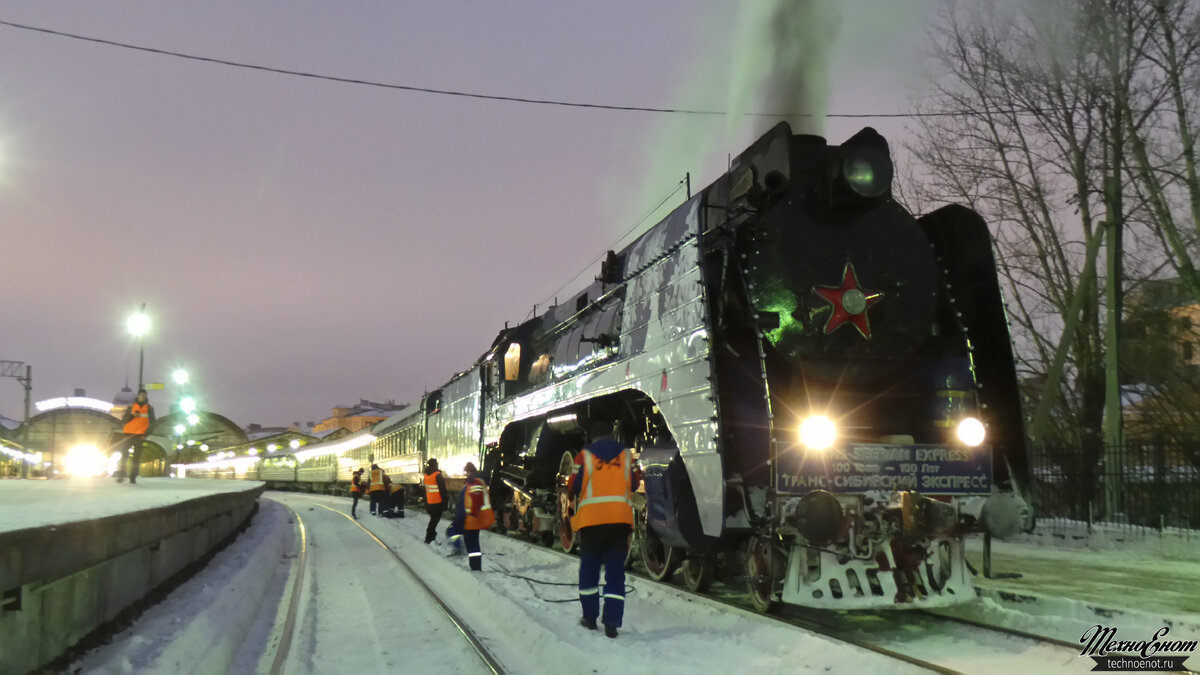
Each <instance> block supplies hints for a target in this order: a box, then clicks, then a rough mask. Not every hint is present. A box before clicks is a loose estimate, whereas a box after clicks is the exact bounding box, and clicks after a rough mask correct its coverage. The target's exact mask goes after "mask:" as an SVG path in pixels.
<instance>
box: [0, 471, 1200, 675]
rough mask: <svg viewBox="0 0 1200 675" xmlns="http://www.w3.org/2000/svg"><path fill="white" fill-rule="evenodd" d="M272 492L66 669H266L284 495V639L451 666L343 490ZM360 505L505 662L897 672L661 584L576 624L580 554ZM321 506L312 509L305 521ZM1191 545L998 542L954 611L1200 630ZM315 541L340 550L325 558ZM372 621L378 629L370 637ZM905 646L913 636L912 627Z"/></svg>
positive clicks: (208, 486)
mask: <svg viewBox="0 0 1200 675" xmlns="http://www.w3.org/2000/svg"><path fill="white" fill-rule="evenodd" d="M254 485H255V484H245V483H236V482H225V481H200V480H196V481H192V480H172V479H166V478H163V479H144V480H143V482H141V483H139V484H138V485H136V486H130V485H128V484H122V485H118V484H116V483H115V482H112V481H111V480H109V481H103V480H95V481H77V480H72V481H0V531H4V530H14V529H21V528H24V527H32V526H39V525H49V524H54V523H61V522H66V521H69V520H77V519H83V518H89V517H102V516H106V515H113V514H116V513H123V512H126V511H133V510H139V509H145V508H151V507H154V506H162V505H164V504H167V503H173V502H177V501H181V500H185V499H191V498H195V497H198V496H201V495H204V494H208V493H211V492H213V491H223V490H233V489H249V488H252V487H254ZM267 495H268V498H267V499H263V500H262V501H261V504H262V508H261V509H260V511H259V513H258V515H257V516H256V517H255V519H254V521H253V523H252V524H251V526H250V527H249V528H248V530H247V531H246V532H245V533H244V534H243V535H242V536H240V537H239V538H238V539H237V540H236V541H235V542H234V543H233V544H232V545H230V546H229V547H228V548H227V549H225V551H223V552H222V553H221V554H220V555H218V556H217V557H216V558H215V559H214V560H213V561H212V562H211V563H210V564H209V565H208V566H207V567H206V568H205V569H204V570H202V571H201V572H200V573H199V574H197V575H196V576H195V577H194V578H193V579H191V580H189V581H188V582H187V583H185V584H183V585H181V586H180V587H179V588H177V589H176V590H175V591H173V592H172V594H171V596H170V597H169V598H168V599H167V600H166V601H164V602H163V603H161V604H159V605H157V606H155V607H153V608H152V609H150V610H148V611H147V612H146V613H145V614H144V615H143V616H142V617H141V618H140V619H139V621H138V622H137V623H136V624H135V625H134V626H133V627H131V629H130V630H128V631H126V632H125V633H123V634H121V635H118V636H116V637H115V638H114V639H113V641H112V642H111V644H109V645H107V646H106V647H103V648H101V649H98V650H94V651H93V652H91V653H89V654H88V655H86V656H85V657H84V658H82V659H81V660H80V661H79V662H78V663H76V664H75V666H74V668H73V670H74V669H75V668H79V669H81V670H80V672H83V673H90V672H118V673H134V672H136V673H167V672H170V673H175V672H178V671H184V672H202V673H206V672H214V673H216V672H233V673H254V672H264V671H265V670H266V668H265V666H264V664H263V663H262V662H261V661H260V659H261V657H262V649H261V648H262V646H263V645H265V644H271V643H273V641H275V640H277V639H278V631H277V630H276V625H277V624H279V623H281V622H282V616H281V615H280V612H281V611H284V610H281V609H280V607H281V604H282V603H281V599H282V598H284V597H286V596H287V594H288V591H289V589H290V578H289V574H290V571H291V569H292V563H293V562H294V558H293V556H294V555H295V551H296V547H297V539H296V525H295V524H294V519H293V516H292V512H291V511H289V510H288V509H287V508H286V507H285V506H284V504H289V505H291V506H292V507H294V508H295V509H296V511H297V512H298V513H299V514H300V515H301V517H302V518H303V519H304V521H305V524H306V526H310V521H311V529H310V530H309V531H308V536H309V537H310V540H309V543H310V546H311V547H312V548H310V566H311V570H310V571H311V574H312V586H315V587H316V588H317V589H318V592H317V594H315V595H313V596H312V597H310V598H309V599H308V600H307V601H306V604H305V605H304V606H303V607H302V609H301V617H302V618H301V621H300V624H299V628H298V633H297V636H298V637H297V642H296V645H297V646H296V647H294V649H295V648H298V649H301V650H304V649H310V650H311V649H315V648H316V645H318V644H319V645H321V647H320V649H321V650H322V652H325V651H331V650H334V649H336V648H338V647H339V646H346V648H347V649H348V650H349V652H350V653H352V654H353V655H354V656H352V657H350V658H349V659H348V660H347V661H346V666H345V668H344V669H342V668H338V670H341V671H343V672H351V671H353V672H357V673H370V672H385V671H386V672H396V670H397V669H405V668H404V667H406V666H407V667H409V668H417V669H418V670H425V671H431V672H447V668H446V666H448V665H449V663H448V662H447V661H445V656H446V650H449V649H458V648H459V647H454V646H453V645H454V644H457V641H459V640H461V638H458V637H455V636H454V635H453V634H452V632H447V631H443V633H442V635H443V636H444V637H442V638H440V639H429V638H417V637H416V628H414V627H413V626H411V625H408V624H405V623H404V621H405V617H406V616H407V615H408V614H410V613H411V612H410V611H409V610H410V609H412V608H413V607H414V605H415V604H416V603H427V601H426V600H425V599H424V598H422V597H420V594H419V593H418V592H416V591H415V590H413V589H412V587H411V584H408V585H406V584H404V583H402V582H401V580H400V577H401V576H402V575H403V573H402V572H400V571H399V567H398V566H397V565H395V564H394V563H388V562H386V560H385V561H384V562H379V560H377V559H375V558H372V560H373V561H374V562H371V563H370V564H364V561H366V560H367V557H368V556H371V555H373V554H372V553H370V551H371V549H372V548H374V549H375V550H377V551H380V552H381V551H382V548H381V547H380V546H379V544H377V543H375V542H374V541H372V540H371V539H369V538H368V537H367V536H366V535H365V534H361V532H360V531H359V529H358V527H357V525H356V524H355V523H354V522H352V521H351V520H349V518H346V517H342V516H340V515H337V514H333V513H332V512H331V511H330V509H333V510H336V511H340V512H342V513H344V514H348V513H349V505H350V502H349V500H347V499H338V498H333V497H316V496H309V495H296V494H290V493H267ZM359 506H360V508H359V513H360V516H361V517H362V520H360V521H359V522H360V523H362V524H363V525H364V526H366V527H367V528H369V529H370V530H371V531H373V532H375V533H376V534H377V536H379V537H380V539H382V540H383V541H384V542H385V543H386V544H387V545H388V547H389V548H391V549H392V550H394V551H396V552H397V553H398V554H399V555H400V556H401V557H402V558H403V559H404V560H405V561H406V562H407V563H408V564H409V565H411V566H412V567H413V568H414V570H415V571H416V573H417V574H418V575H419V576H420V577H421V578H422V579H423V580H424V581H425V582H426V583H428V584H430V585H431V586H432V587H434V589H435V590H436V591H437V592H438V593H441V594H443V596H444V597H445V598H446V600H447V602H449V603H450V604H452V605H453V606H454V607H455V608H456V610H457V611H460V612H461V613H462V615H463V617H464V619H465V620H466V621H467V622H468V623H469V624H470V625H472V627H474V628H475V629H477V630H478V631H480V632H481V633H482V634H483V635H484V636H485V641H486V643H487V644H488V645H489V646H492V647H496V648H497V650H498V651H499V653H500V656H501V659H502V660H503V661H504V663H505V665H506V666H507V667H508V668H509V669H510V672H521V673H523V672H551V671H553V672H560V671H581V670H582V671H587V670H592V671H594V672H600V673H608V672H618V673H638V672H749V671H753V672H764V671H785V672H796V671H805V670H826V671H829V672H858V673H875V672H879V673H885V672H886V673H891V672H898V669H901V668H903V667H904V666H903V665H902V664H900V663H898V662H895V661H891V660H888V659H886V658H884V657H882V656H878V655H874V654H871V653H868V652H863V651H861V650H859V649H857V648H854V647H850V646H848V645H845V644H840V643H837V642H834V641H832V640H828V639H825V638H822V637H819V636H813V635H807V634H804V633H803V632H799V631H797V630H795V629H790V628H786V627H783V626H780V625H779V624H776V623H773V622H770V621H769V620H766V619H764V618H762V617H760V616H758V615H755V614H752V613H749V612H743V611H740V610H735V609H730V608H729V607H727V606H724V605H719V604H716V603H714V602H712V601H709V600H707V599H704V598H696V597H695V596H691V595H688V594H686V593H684V592H682V591H680V590H679V589H676V588H673V587H670V586H665V585H660V584H654V583H651V582H646V581H642V580H640V579H632V578H631V579H630V580H629V582H628V586H629V589H631V590H630V591H629V593H628V603H627V605H628V609H627V612H626V618H625V626H624V627H623V629H622V633H621V636H620V637H619V638H618V639H617V640H615V641H612V640H608V639H606V638H605V637H604V636H603V635H602V634H601V633H596V632H589V631H585V630H583V629H582V628H580V627H579V626H578V625H577V621H578V617H579V608H578V604H577V602H576V601H575V597H576V596H575V591H574V581H575V575H576V570H577V563H576V562H574V561H572V560H570V559H566V558H563V557H561V556H559V555H557V554H556V553H554V552H553V551H550V550H546V549H540V548H538V547H528V546H526V545H525V544H523V543H522V542H519V541H515V540H513V539H510V538H506V537H500V536H494V535H491V534H490V533H484V536H483V550H484V553H485V558H484V568H485V572H484V573H483V574H472V573H471V572H469V571H468V570H467V569H466V559H465V558H463V557H449V558H448V557H446V555H445V553H446V551H445V550H444V548H443V547H442V546H440V545H435V546H433V547H427V546H425V545H423V544H422V543H421V538H422V535H423V532H424V528H425V523H426V521H427V519H426V517H425V514H424V513H423V512H420V511H410V513H409V518H407V519H404V520H387V519H380V518H373V517H370V516H367V515H365V512H366V510H367V509H366V504H365V502H364V503H361V504H360V505H359ZM318 511H319V512H321V514H322V515H323V516H324V517H323V518H320V519H318V518H316V515H315V514H316V512H318ZM443 526H444V523H443ZM331 528H332V529H331ZM360 535H361V536H360ZM1197 543H1200V540H1197V539H1195V538H1193V539H1191V540H1185V541H1184V542H1183V544H1182V545H1179V544H1178V542H1176V543H1173V544H1171V546H1170V547H1169V552H1168V553H1166V554H1164V549H1163V544H1162V543H1161V542H1158V543H1156V542H1154V541H1152V540H1150V541H1147V542H1144V543H1142V544H1137V543H1136V542H1133V543H1130V542H1123V543H1121V544H1119V545H1117V544H1114V543H1113V542H1112V541H1108V542H1104V541H1101V542H1100V544H1099V545H1094V546H1092V547H1086V546H1084V547H1081V546H1079V545H1077V543H1076V544H1071V545H1067V544H1065V543H1063V542H1055V541H1054V540H1053V539H1051V538H1042V539H1041V540H1034V539H1030V538H1026V540H1025V541H1019V542H995V543H994V547H993V556H994V558H993V561H994V562H993V565H994V570H995V571H996V572H999V573H1001V574H1004V573H1013V572H1016V573H1020V574H1021V576H1020V578H999V579H991V580H988V579H981V578H977V583H978V585H979V587H980V588H981V590H982V592H983V595H984V597H983V599H982V600H981V601H980V602H977V603H973V604H970V605H967V606H962V607H960V608H956V609H954V610H951V611H952V612H953V613H955V614H957V615H961V616H966V617H973V618H978V619H983V620H985V621H987V622H991V623H1001V624H1003V625H1008V626H1011V627H1013V628H1017V629H1021V630H1028V631H1031V632H1034V633H1039V634H1045V635H1053V636H1055V637H1059V638H1060V639H1064V640H1069V641H1078V640H1079V637H1080V635H1081V634H1082V633H1083V631H1084V630H1085V629H1086V628H1088V627H1091V626H1093V625H1096V624H1098V623H1100V624H1103V625H1106V626H1115V627H1117V628H1118V630H1119V634H1120V637H1121V638H1122V639H1146V638H1148V637H1149V636H1150V635H1152V634H1153V632H1154V631H1155V630H1157V629H1159V628H1161V627H1162V626H1164V625H1167V626H1169V627H1170V628H1171V635H1170V636H1171V637H1172V638H1175V639H1181V640H1196V639H1200V612H1198V611H1197V606H1200V602H1198V601H1197V598H1200V555H1192V554H1191V553H1190V551H1192V550H1193V549H1191V548H1189V546H1191V545H1194V544H1197ZM322 547H331V548H333V549H335V550H339V551H343V552H348V555H336V556H322V555H321V554H320V553H318V552H319V551H321V549H322ZM969 552H970V555H971V557H972V560H973V563H974V564H975V565H976V567H977V568H979V567H980V557H979V550H978V540H974V541H972V542H971V543H970V545H969ZM1181 552H1182V553H1181ZM364 570H366V571H364ZM364 574H365V575H366V576H365V577H364V576H363V575H364ZM373 575H375V576H378V579H373ZM513 575H520V576H525V577H529V578H530V579H534V580H537V581H539V582H543V583H534V582H530V581H525V580H520V579H517V578H515V576H513ZM306 583H307V582H306ZM552 584H558V585H552ZM372 589H375V591H376V592H378V594H380V595H381V596H383V597H385V598H387V600H386V601H385V602H384V605H377V604H374V603H370V604H367V605H364V604H363V600H362V598H363V597H364V595H363V594H364V593H368V594H369V593H370V592H371V591H372ZM554 601H562V602H554ZM388 603H392V604H390V605H389V604H388ZM386 607H393V608H394V610H395V611H391V610H388V609H386ZM364 621H365V622H366V623H365V624H364ZM431 621H432V620H431ZM314 627H316V630H317V631H318V632H319V635H318V634H317V633H315V632H313V630H314ZM305 631H308V632H307V633H306V632H305ZM368 631H373V632H374V633H375V634H377V637H371V639H366V636H367V635H368ZM414 638H416V640H417V643H416V644H414ZM912 639H914V640H920V639H923V636H922V635H920V631H919V630H918V631H916V632H915V633H914V634H913V636H912ZM368 645H376V646H368ZM947 649H949V647H947ZM335 663H337V664H340V661H337V660H325V659H319V660H316V661H314V660H311V659H310V660H308V661H300V662H293V661H289V664H288V668H287V669H286V670H285V672H328V668H329V666H331V665H332V664H335ZM318 664H319V666H320V669H318ZM981 665H982V664H981ZM1070 665H1071V666H1074V663H1072V664H1070ZM1085 665H1086V666H1090V665H1091V664H1090V662H1089V663H1084V660H1081V661H1080V667H1079V669H1078V671H1079V672H1084V671H1086V670H1087V669H1088V668H1086V667H1084V666H1085ZM439 666H441V667H440V668H439ZM322 669H323V670H322ZM481 671H483V666H482V664H480V665H479V671H473V670H470V669H466V670H461V669H460V670H459V672H481Z"/></svg>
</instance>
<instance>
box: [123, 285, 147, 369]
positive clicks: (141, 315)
mask: <svg viewBox="0 0 1200 675" xmlns="http://www.w3.org/2000/svg"><path fill="white" fill-rule="evenodd" d="M125 327H126V328H128V329H129V333H130V335H132V336H134V337H135V338H137V339H138V389H139V390H140V389H142V387H144V386H146V385H145V382H144V381H143V380H142V373H143V372H144V370H145V366H146V333H149V332H150V317H149V316H146V303H144V302H143V303H142V308H141V309H139V310H138V311H137V313H135V314H132V315H130V317H129V320H128V321H126V322H125Z"/></svg>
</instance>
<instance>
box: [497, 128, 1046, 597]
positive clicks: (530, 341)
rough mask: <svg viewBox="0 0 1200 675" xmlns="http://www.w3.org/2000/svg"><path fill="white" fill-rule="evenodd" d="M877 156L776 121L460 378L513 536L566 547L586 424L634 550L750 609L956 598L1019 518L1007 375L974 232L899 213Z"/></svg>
mask: <svg viewBox="0 0 1200 675" xmlns="http://www.w3.org/2000/svg"><path fill="white" fill-rule="evenodd" d="M892 175H893V170H892V163H891V157H890V151H889V148H888V144H887V142H886V141H885V140H884V139H883V138H882V137H881V136H880V135H879V134H878V133H876V132H875V131H874V130H872V129H870V128H867V129H864V130H862V131H861V132H859V133H858V134H856V135H855V136H853V137H852V138H850V139H849V140H847V141H846V142H844V143H843V144H842V145H840V146H833V145H828V144H827V143H826V141H825V140H824V139H822V138H820V137H816V136H808V135H794V134H792V132H791V130H790V128H789V127H788V125H787V124H780V125H778V126H776V127H775V128H774V129H772V130H771V131H770V132H768V133H767V134H766V135H765V136H763V137H762V138H761V139H759V140H758V141H757V142H756V143H754V144H753V145H752V146H751V147H750V148H749V149H747V150H746V151H745V152H744V153H742V154H741V155H740V156H738V157H737V158H736V159H735V160H734V161H733V162H732V163H731V165H730V169H729V171H728V172H727V173H726V174H725V175H723V176H721V177H720V178H719V179H718V180H717V181H716V182H714V183H713V184H712V185H710V186H709V187H707V188H706V189H704V190H703V191H701V192H700V193H698V194H696V195H694V196H692V197H691V198H690V199H688V201H687V202H686V203H684V204H682V205H681V206H679V207H678V208H676V209H675V210H674V211H673V212H672V213H671V214H670V215H669V216H667V218H665V219H664V220H663V221H662V222H660V223H658V224H657V225H655V226H654V227H652V228H651V229H650V230H648V231H647V232H646V233H645V234H643V235H642V236H641V237H639V238H638V239H637V240H636V241H634V242H633V243H632V244H631V245H629V246H628V247H626V248H625V249H623V250H621V251H619V252H618V251H611V252H609V254H608V256H607V257H606V259H605V260H604V263H603V265H602V266H601V269H600V274H599V275H598V276H597V277H596V279H595V282H594V283H592V284H591V285H590V286H589V287H588V288H586V289H584V290H583V291H582V292H580V293H579V294H577V295H575V296H574V297H572V298H571V299H570V300H568V301H567V302H565V303H561V304H558V305H556V306H555V307H553V308H551V309H549V310H548V311H546V312H545V313H543V314H541V315H539V316H535V317H534V318H533V319H530V320H529V321H526V322H524V323H522V324H520V325H518V326H515V327H511V328H506V329H505V330H504V331H502V332H501V333H500V335H499V336H498V337H497V338H496V340H495V342H494V343H493V345H492V347H491V349H490V350H489V351H488V352H487V353H486V354H485V356H484V357H483V358H482V359H481V360H480V361H479V362H478V363H477V366H478V378H479V386H480V390H481V392H482V394H481V405H482V407H483V410H482V411H481V414H480V417H479V418H478V419H479V424H480V432H479V433H480V435H481V443H482V444H483V445H485V446H486V447H487V448H488V453H487V461H486V463H485V468H486V469H488V470H490V471H491V475H492V488H493V493H494V500H495V501H494V503H496V504H498V505H499V506H500V509H499V515H500V520H501V522H502V523H503V525H504V526H505V527H507V528H511V529H516V530H524V531H527V532H530V533H531V534H535V535H540V536H543V537H546V538H550V537H556V538H558V539H559V540H560V541H561V542H562V545H563V546H564V548H568V549H569V548H571V547H572V546H573V542H574V537H573V533H572V532H571V531H570V525H569V522H568V519H567V516H568V515H569V513H570V510H571V507H572V506H571V503H570V499H569V496H568V495H567V494H566V491H565V489H564V488H563V483H564V477H565V476H566V475H567V473H569V471H570V468H571V464H570V460H571V457H572V456H573V454H574V453H575V452H577V451H578V449H579V448H581V447H582V446H583V445H584V444H585V443H586V442H587V441H588V440H589V439H588V438H586V436H585V434H584V430H585V429H588V428H589V427H590V426H591V425H592V424H593V423H594V422H595V421H596V420H604V421H612V422H613V423H614V425H615V427H616V429H617V430H618V434H619V437H620V438H622V439H623V440H624V441H625V442H627V443H628V444H629V445H630V446H631V447H633V448H635V450H636V453H637V456H638V457H639V466H640V467H641V470H642V472H643V476H644V481H643V490H642V492H641V493H639V495H638V499H639V501H638V509H637V511H638V518H637V520H638V525H637V532H636V536H635V542H636V543H635V548H636V549H637V552H638V555H639V556H640V558H641V559H642V561H643V563H644V564H645V567H646V569H647V571H648V573H649V574H650V575H651V576H652V577H654V578H656V579H668V578H670V577H671V576H672V575H673V574H674V573H675V572H676V571H678V570H680V569H682V573H683V576H684V581H685V582H686V584H687V585H688V586H689V587H692V588H694V589H703V588H705V587H707V586H708V584H710V583H711V581H712V579H713V578H714V576H715V575H718V574H724V575H725V576H726V577H729V578H737V579H740V580H742V583H744V584H745V587H746V589H747V591H748V593H749V595H750V597H751V599H752V600H753V602H754V604H755V605H756V606H757V607H759V608H760V609H762V610H769V609H771V608H772V607H774V606H775V605H776V604H777V603H780V602H783V603H789V604H799V605H806V606H817V607H834V608H865V607H894V606H898V607H916V606H935V605H945V604H952V603H955V602H959V601H966V600H968V599H970V598H971V597H973V593H972V589H971V578H970V574H969V572H968V570H967V565H966V561H965V557H964V552H963V538H964V536H965V535H967V534H968V533H971V532H986V533H988V534H990V535H997V536H1005V535H1008V534H1012V533H1014V532H1016V531H1018V530H1020V529H1022V528H1024V527H1026V526H1027V524H1028V523H1029V522H1030V513H1029V507H1028V505H1027V504H1026V502H1025V501H1024V500H1023V499H1022V497H1021V494H1022V490H1023V488H1024V486H1025V485H1027V484H1028V483H1027V479H1028V475H1027V474H1028V468H1027V457H1026V447H1025V437H1024V432H1023V425H1022V414H1021V406H1020V398H1019V394H1018V390H1017V377H1016V372H1015V368H1014V366H1013V356H1012V352H1011V345H1010V341H1009V333H1008V326H1007V321H1006V318H1005V314H1004V309H1003V304H1002V300H1001V295H1000V289H999V284H998V281H997V275H996V268H995V263H994V261H993V258H992V252H991V240H990V236H989V234H988V231H987V228H986V225H985V223H984V222H983V221H982V220H981V219H980V217H979V216H978V215H976V214H975V213H974V212H972V211H970V210H969V209H966V208H963V207H959V206H948V207H945V208H942V209H940V210H938V211H935V212H933V213H930V214H928V215H925V216H922V217H920V218H914V217H913V216H912V215H911V214H909V213H908V212H907V211H906V210H905V209H904V208H903V207H901V206H900V205H899V204H898V203H897V202H896V201H895V200H894V199H893V198H892V192H891V186H892Z"/></svg>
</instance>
